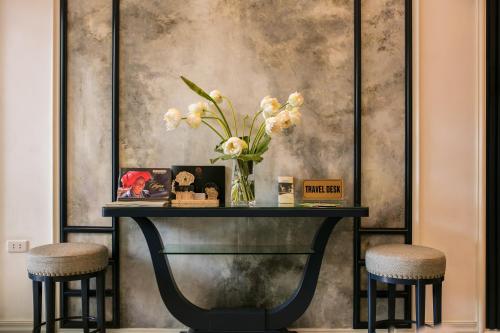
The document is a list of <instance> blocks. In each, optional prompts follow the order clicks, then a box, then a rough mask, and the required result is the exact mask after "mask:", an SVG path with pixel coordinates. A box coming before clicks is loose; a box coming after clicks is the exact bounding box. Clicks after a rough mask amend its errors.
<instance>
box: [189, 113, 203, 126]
mask: <svg viewBox="0 0 500 333" xmlns="http://www.w3.org/2000/svg"><path fill="white" fill-rule="evenodd" d="M186 122H187V123H188V125H189V126H190V127H191V128H198V127H200V125H201V116H200V115H198V114H197V113H190V114H188V115H187V117H186Z"/></svg>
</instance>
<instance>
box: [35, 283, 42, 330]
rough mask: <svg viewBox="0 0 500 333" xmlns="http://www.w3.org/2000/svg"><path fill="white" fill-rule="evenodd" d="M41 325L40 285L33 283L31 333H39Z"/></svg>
mask: <svg viewBox="0 0 500 333" xmlns="http://www.w3.org/2000/svg"><path fill="white" fill-rule="evenodd" d="M41 323H42V283H41V282H40V281H33V332H34V333H40V330H41V329H40V324H41Z"/></svg>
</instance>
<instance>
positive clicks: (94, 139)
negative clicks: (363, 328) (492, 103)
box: [68, 0, 404, 328]
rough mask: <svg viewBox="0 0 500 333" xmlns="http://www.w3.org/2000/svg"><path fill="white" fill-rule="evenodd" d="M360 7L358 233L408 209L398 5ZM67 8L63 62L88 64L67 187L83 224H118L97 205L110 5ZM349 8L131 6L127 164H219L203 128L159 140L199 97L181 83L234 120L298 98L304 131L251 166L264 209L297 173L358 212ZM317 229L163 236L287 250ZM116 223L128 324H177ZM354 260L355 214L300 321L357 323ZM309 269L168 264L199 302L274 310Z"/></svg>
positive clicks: (214, 260)
mask: <svg viewBox="0 0 500 333" xmlns="http://www.w3.org/2000/svg"><path fill="white" fill-rule="evenodd" d="M362 3H363V11H364V12H363V26H362V27H363V30H362V32H363V59H362V60H363V76H364V77H363V86H364V90H363V117H364V118H363V133H362V135H363V143H364V144H365V146H363V161H364V162H363V170H362V172H363V177H362V179H363V183H362V189H363V191H362V193H363V198H362V199H363V204H365V205H368V206H370V210H371V217H370V219H369V220H367V222H363V223H366V224H367V225H368V224H369V225H370V226H372V225H373V226H375V225H376V226H381V225H383V226H394V225H398V226H399V225H400V224H401V221H402V218H403V213H404V207H403V204H404V201H403V193H404V186H403V185H404V172H403V171H404V144H403V143H404V75H403V74H404V71H403V69H404V39H403V36H404V1H403V0H397V1H395V0H393V1H390V0H367V1H362ZM70 8H71V11H70V13H71V14H70V19H71V22H72V25H70V35H69V37H70V43H69V45H70V48H69V50H68V53H69V54H68V59H69V60H70V65H71V66H79V67H78V69H75V70H74V73H73V72H70V73H69V78H70V79H69V81H70V85H69V87H71V88H70V89H69V90H70V92H71V94H70V96H69V99H68V104H69V114H70V119H69V123H70V124H71V125H70V127H69V128H68V133H69V136H70V138H69V142H70V143H71V144H72V145H73V146H74V147H75V148H77V152H75V153H71V154H72V155H71V156H70V157H69V159H68V166H69V169H70V173H71V175H70V176H69V177H68V178H69V179H72V178H75V179H72V180H71V182H72V184H71V185H70V186H69V187H70V191H69V194H68V206H69V207H71V209H69V211H70V213H69V216H70V217H71V218H70V220H76V219H78V220H79V221H80V222H79V223H77V224H89V225H96V224H97V225H99V224H101V225H102V224H107V225H109V223H110V222H108V221H107V220H105V219H102V218H101V217H100V207H101V205H102V204H103V203H105V202H107V201H109V198H110V196H111V195H110V192H109V190H110V187H111V179H110V174H111V159H110V156H111V143H110V133H111V132H110V128H111V88H110V84H111V73H110V71H111V69H110V68H111V67H110V66H111V65H110V56H111V21H110V18H111V1H110V0H92V1H85V5H84V4H83V2H79V1H76V0H73V1H70ZM353 10H354V8H353V1H352V0H333V1H331V0H329V1H327V0H315V1H300V0H273V1H256V0H251V1H237V0H209V1H206V0H183V1H180V0H172V1H154V0H142V1H140V0H121V1H120V20H121V23H120V69H119V71H120V83H119V84H120V96H119V97H120V138H119V141H120V165H121V166H122V167H133V166H146V167H162V166H170V165H173V164H199V165H201V164H208V160H209V158H210V157H213V154H212V153H211V151H212V149H213V146H214V145H215V144H216V143H217V138H216V137H215V135H213V134H212V133H211V132H210V131H209V130H207V129H204V128H201V129H197V130H192V129H189V128H186V127H181V128H179V129H177V130H176V131H174V132H166V131H165V130H164V126H163V123H162V116H163V113H164V112H165V111H166V110H167V108H169V107H172V106H174V107H177V108H179V109H181V110H184V111H186V109H187V105H188V104H190V103H193V102H196V101H198V100H199V97H197V96H196V95H194V94H193V93H192V92H191V91H190V90H189V89H188V88H187V87H186V86H184V84H183V83H182V81H181V80H180V79H179V75H185V76H187V77H188V78H190V79H192V80H193V81H194V82H196V83H197V84H199V85H200V86H201V87H204V88H206V89H207V90H211V89H215V88H217V89H219V90H221V91H222V92H223V93H224V94H225V95H227V96H229V97H231V98H232V99H233V102H234V103H235V108H236V110H237V111H238V113H239V115H240V116H243V115H246V114H251V113H253V112H255V111H256V110H257V108H258V105H259V102H260V99H261V98H262V97H263V96H265V95H268V94H270V95H274V96H277V97H279V98H280V99H285V98H286V97H287V96H288V94H289V93H291V92H293V91H295V90H299V91H301V92H302V93H303V94H304V96H305V98H306V104H305V106H304V108H303V124H302V125H301V126H300V127H297V128H296V129H295V131H294V133H292V134H291V135H290V136H287V137H282V138H277V139H273V142H272V144H271V148H270V150H269V152H268V153H266V155H265V156H264V157H265V159H264V161H263V162H262V163H261V164H259V165H257V167H256V176H257V179H256V192H257V200H258V201H259V202H261V203H262V202H276V201H277V186H276V182H277V177H278V176H279V175H293V176H294V177H295V178H296V182H297V184H300V181H301V180H302V179H305V178H333V177H339V178H343V179H344V181H345V185H346V186H345V188H346V190H347V191H346V200H347V202H348V203H352V197H353V176H352V175H353V155H354V151H353V123H354V121H353V85H354V82H353V80H354V77H353V72H354V59H353V47H354V45H353V43H354V37H353V36H354V35H353V29H354V22H353V16H354V13H353ZM72 43H73V44H72ZM72 59H73V60H72ZM78 59H79V60H78ZM73 62H74V63H75V64H73ZM70 68H71V67H70ZM78 152H80V153H78ZM226 166H228V168H227V171H226V172H227V179H228V181H229V177H230V168H229V166H230V165H229V164H226ZM95 174H98V175H99V176H97V177H98V179H96V180H97V181H96V182H95V183H89V182H88V181H87V179H88V178H87V177H88V176H89V175H92V176H94V175H95ZM101 174H102V176H101ZM92 185H94V186H92ZM298 188H299V187H298ZM300 195H301V193H300V191H299V193H298V196H300ZM319 222H320V221H319V220H312V221H311V220H308V219H291V220H285V219H222V220H221V219H200V220H193V219H182V218H177V219H169V220H168V221H159V220H158V221H157V223H158V224H159V229H160V231H161V233H162V237H163V238H164V239H165V240H166V241H167V242H171V243H182V242H190V243H199V244H200V243H217V244H223V243H225V244H227V243H238V244H242V245H243V244H275V243H277V242H280V240H279V239H282V235H283V234H284V235H285V236H286V237H285V239H286V242H288V243H290V244H297V243H300V244H306V243H307V244H309V242H310V240H311V238H312V236H313V234H314V232H315V230H316V227H317V226H318V224H319ZM120 226H121V227H120V261H121V264H120V269H121V273H120V275H121V285H120V295H121V303H120V311H121V323H122V326H123V327H172V328H173V327H175V328H177V327H182V325H181V324H180V323H179V322H177V321H176V320H175V319H174V318H173V317H172V316H171V315H170V314H169V313H168V312H167V310H166V309H165V307H164V305H163V302H162V301H161V299H160V296H159V294H158V290H157V286H156V281H155V278H154V274H153V269H152V266H151V262H150V258H149V252H148V250H147V248H146V243H145V241H144V239H143V236H142V234H141V233H140V231H139V230H138V228H137V227H136V225H135V224H134V223H132V222H131V221H129V220H127V219H121V220H120ZM278 234H279V236H278ZM82 237H87V239H89V237H90V239H92V236H91V235H90V236H89V235H85V236H82ZM352 258H353V253H352V221H351V220H345V221H343V222H342V223H341V224H340V225H339V226H338V227H337V228H336V230H335V231H334V233H333V235H332V237H331V239H330V242H329V244H328V247H327V251H326V255H325V258H324V261H325V263H324V265H323V267H322V271H321V273H320V278H319V282H318V289H317V292H316V295H315V297H314V299H313V301H312V304H311V306H310V307H309V309H308V311H307V312H306V313H305V314H304V316H303V317H302V318H301V319H300V320H299V321H298V322H297V323H296V324H295V326H296V327H316V328H325V327H332V328H340V327H350V326H351V325H352V294H353V290H352V274H353V268H352ZM304 261H305V258H303V257H300V256H289V257H283V256H280V257H272V256H267V257H265V258H263V257H257V256H215V257H206V256H205V257H201V256H199V257H197V256H194V257H189V258H188V257H185V256H174V257H172V260H171V264H172V268H173V271H174V275H175V276H176V279H177V280H178V284H179V287H180V289H181V290H182V292H183V293H184V294H185V295H186V296H187V297H188V298H189V299H190V300H191V301H192V302H194V303H195V304H197V305H200V306H203V307H225V306H252V305H261V306H273V305H277V304H279V303H281V302H283V301H284V300H285V299H286V298H288V297H289V296H290V295H291V294H292V292H293V291H294V289H295V288H296V286H297V285H298V283H299V279H300V274H301V272H302V267H303V264H304Z"/></svg>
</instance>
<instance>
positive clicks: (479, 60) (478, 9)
mask: <svg viewBox="0 0 500 333" xmlns="http://www.w3.org/2000/svg"><path fill="white" fill-rule="evenodd" d="M423 1H425V0H414V1H413V165H412V168H413V177H412V178H413V198H412V199H413V208H414V209H413V212H412V213H413V219H412V234H413V241H414V244H421V233H420V228H421V227H422V226H421V223H420V209H419V208H420V197H421V193H420V192H421V191H420V180H421V178H420V172H421V170H420V155H421V145H420V140H421V137H420V117H421V112H420V79H421V78H420V71H421V66H420V52H421V49H420V21H421V19H422V18H421V13H420V4H421V3H422V2H423ZM474 4H475V16H476V19H475V29H476V31H475V32H476V45H475V47H476V52H475V56H476V64H475V66H476V67H475V70H476V77H475V82H474V85H475V89H476V100H475V110H473V111H474V112H475V113H476V127H477V135H476V142H475V144H476V146H477V154H476V156H475V159H476V176H477V183H476V187H475V188H474V192H475V197H476V202H475V205H476V216H475V222H476V227H477V228H476V235H475V238H476V244H477V245H476V258H477V262H476V265H475V266H474V268H473V269H474V270H475V273H476V277H477V281H476V286H475V288H476V297H475V299H473V300H471V301H473V302H474V303H475V304H476V313H475V315H476V320H477V325H476V324H475V325H476V326H474V329H473V330H469V331H468V332H490V331H489V330H487V329H485V299H486V297H485V291H486V284H485V281H486V280H485V279H486V262H485V258H486V244H485V235H486V233H485V232H486V201H485V200H486V190H485V189H486V156H485V152H486V140H485V138H486V110H485V103H486V88H485V82H486V81H485V80H486V71H485V70H486V69H485V68H486V66H485V54H486V17H485V13H486V0H474ZM462 324H464V325H462ZM447 326H450V327H454V328H455V329H458V328H459V327H460V331H451V332H462V329H465V328H466V326H467V325H466V324H465V323H448V324H447ZM470 329H472V328H470Z"/></svg>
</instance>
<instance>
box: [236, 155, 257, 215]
mask: <svg viewBox="0 0 500 333" xmlns="http://www.w3.org/2000/svg"><path fill="white" fill-rule="evenodd" d="M231 206H232V207H254V206H255V177H254V173H253V161H241V160H234V161H233V174H232V178H231Z"/></svg>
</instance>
